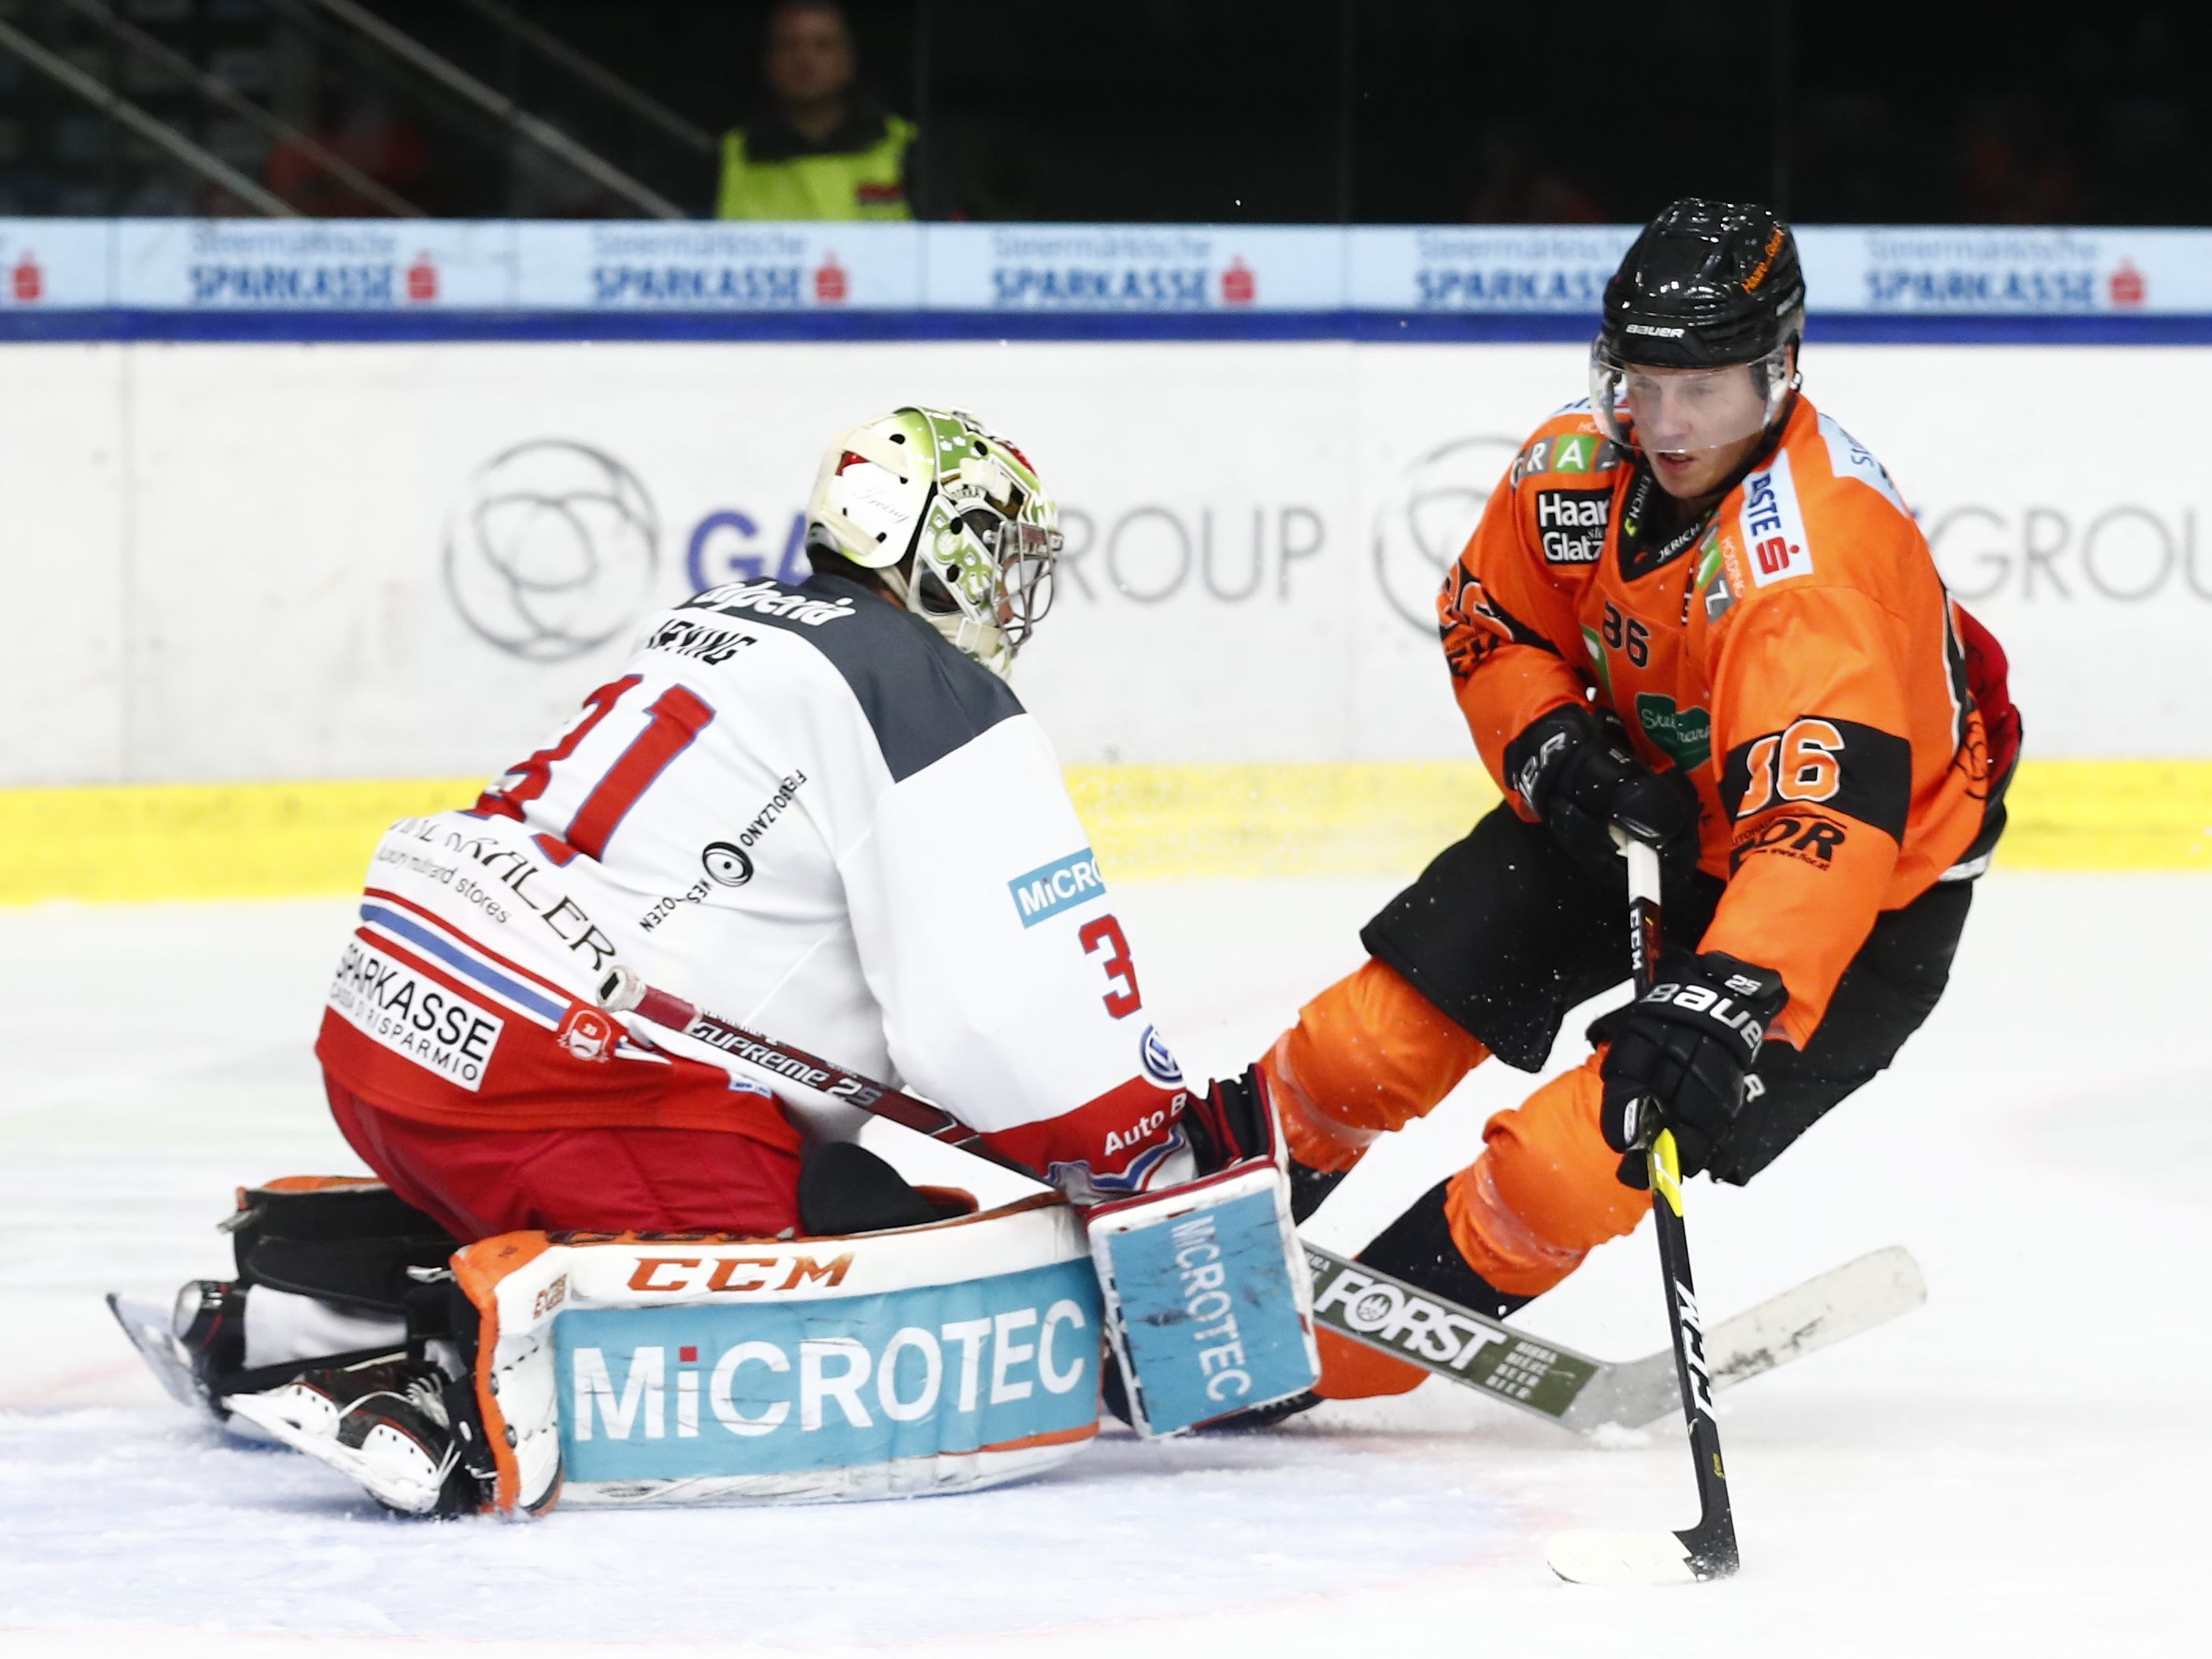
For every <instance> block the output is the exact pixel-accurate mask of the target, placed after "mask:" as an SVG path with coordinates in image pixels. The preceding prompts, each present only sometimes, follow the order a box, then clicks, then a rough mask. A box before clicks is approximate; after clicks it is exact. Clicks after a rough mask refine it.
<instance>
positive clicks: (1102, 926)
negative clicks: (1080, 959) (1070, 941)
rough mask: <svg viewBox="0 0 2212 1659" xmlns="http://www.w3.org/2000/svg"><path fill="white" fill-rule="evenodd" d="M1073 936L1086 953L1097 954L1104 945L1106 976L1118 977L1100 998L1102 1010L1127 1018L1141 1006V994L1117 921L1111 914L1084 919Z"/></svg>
mask: <svg viewBox="0 0 2212 1659" xmlns="http://www.w3.org/2000/svg"><path fill="white" fill-rule="evenodd" d="M1075 937H1076V938H1077V939H1079V941H1081V943H1082V945H1083V954H1084V955H1085V956H1086V957H1090V956H1096V955H1097V954H1098V950H1099V947H1100V946H1102V945H1103V946H1105V947H1106V952H1107V954H1106V977H1107V978H1108V979H1109V980H1116V981H1120V987H1119V988H1117V989H1115V990H1112V991H1109V992H1108V993H1107V994H1106V995H1105V996H1104V997H1103V999H1102V1000H1103V1002H1104V1003H1105V1004H1106V1012H1108V1013H1109V1014H1111V1015H1113V1016H1114V1018H1116V1019H1127V1018H1128V1017H1129V1016H1130V1015H1132V1014H1133V1013H1135V1012H1137V1010H1138V1009H1139V1008H1141V1007H1143V1006H1145V999H1144V995H1143V994H1142V993H1141V992H1139V990H1138V989H1137V964H1136V963H1133V962H1132V961H1130V960H1129V941H1128V940H1127V939H1124V938H1122V937H1121V923H1120V922H1118V921H1115V920H1114V918H1113V917H1111V916H1101V917H1099V918H1098V920H1097V921H1086V922H1085V923H1084V924H1083V931H1082V932H1081V933H1078V934H1077V935H1076V936H1075Z"/></svg>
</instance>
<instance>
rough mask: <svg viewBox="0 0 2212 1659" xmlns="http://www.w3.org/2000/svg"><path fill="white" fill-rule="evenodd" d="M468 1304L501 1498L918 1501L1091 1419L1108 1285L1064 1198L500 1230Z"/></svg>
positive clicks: (1012, 1464) (543, 1501) (1073, 1434)
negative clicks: (780, 1220) (855, 1224)
mask: <svg viewBox="0 0 2212 1659" xmlns="http://www.w3.org/2000/svg"><path fill="white" fill-rule="evenodd" d="M453 1266H454V1279H455V1283H456V1285H458V1286H459V1290H460V1291H461V1293H462V1294H463V1295H465V1297H467V1298H468V1300H469V1302H470V1303H471V1304H472V1305H473V1307H474V1308H475V1310H476V1312H477V1320H478V1326H477V1340H476V1344H475V1357H474V1379H475V1393H476V1407H477V1413H479V1414H480V1416H481V1419H482V1421H483V1425H484V1428H485V1431H486V1432H485V1435H484V1444H485V1447H486V1449H488V1450H489V1453H490V1455H491V1458H492V1461H493V1462H494V1463H495V1466H496V1467H495V1474H494V1479H493V1481H492V1483H491V1484H492V1486H493V1489H494V1490H493V1497H492V1507H494V1508H495V1509H496V1510H500V1511H501V1512H502V1513H504V1514H507V1515H510V1516H519V1515H522V1514H526V1513H532V1512H538V1511H542V1510H544V1509H546V1508H548V1507H550V1504H551V1502H552V1500H553V1498H554V1496H555V1495H556V1493H557V1494H558V1495H559V1496H560V1498H561V1501H562V1502H563V1503H565V1504H578V1505H592V1504H599V1505H612V1504H757V1503H776V1502H784V1503H790V1502H800V1503H805V1502H817V1503H818V1502H823V1501H829V1500H837V1499H849V1498H890V1497H908V1496H918V1495H921V1494H925V1493H932V1492H957V1491H964V1490H969V1489H973V1488H975V1487H979V1486H992V1485H995V1484H998V1483H999V1482H1001V1481H1004V1480H1011V1479H1014V1478H1016V1477H1018V1476H1022V1475H1026V1474H1033V1473H1036V1471H1038V1470H1040V1469H1042V1468H1049V1467H1051V1466H1052V1465H1054V1464H1056V1463H1060V1462H1065V1461H1066V1459H1067V1458H1068V1457H1070V1456H1073V1455H1074V1454H1075V1453H1076V1452H1078V1451H1079V1450H1081V1449H1082V1448H1083V1446H1084V1445H1085V1443H1087V1442H1089V1441H1090V1440H1091V1439H1092V1438H1094V1437H1096V1436H1097V1431H1098V1332H1099V1328H1100V1324H1101V1311H1100V1306H1099V1298H1098V1290H1097V1280H1096V1279H1095V1278H1094V1277H1093V1275H1092V1273H1091V1267H1090V1264H1089V1263H1088V1261H1086V1260H1085V1251H1084V1243H1083V1238H1082V1232H1081V1229H1080V1227H1079V1225H1078V1224H1077V1223H1076V1221H1075V1219H1074V1216H1073V1212H1072V1211H1070V1210H1069V1209H1068V1207H1067V1206H1066V1204H1065V1202H1063V1201H1062V1200H1060V1199H1059V1198H1058V1197H1057V1196H1053V1197H1049V1198H1047V1197H1039V1198H1036V1199H1030V1200H1023V1201H1022V1202H1020V1203H1018V1204H1015V1205H1011V1206H1007V1207H1006V1208H1005V1209H1001V1210H997V1211H992V1212H986V1213H983V1214H981V1215H975V1216H967V1217H962V1218H957V1219H954V1220H948V1221H942V1222H939V1223H936V1224H933V1225H928V1226H921V1227H913V1228H906V1229H900V1230H896V1231H888V1232H875V1233H868V1234H863V1235H858V1236H853V1237H830V1238H799V1239H792V1240H776V1239H759V1238H745V1237H736V1236H732V1235H728V1234H715V1233H700V1232H688V1233H619V1234H617V1233H591V1234H586V1233H554V1234H547V1233H507V1234H502V1235H501V1236H500V1237H496V1238H488V1239H485V1240H483V1241H482V1242H480V1243H476V1244H471V1245H470V1246H469V1247H468V1248H467V1249H464V1250H462V1251H461V1252H460V1253H459V1255H457V1256H456V1257H455V1258H454V1264H453Z"/></svg>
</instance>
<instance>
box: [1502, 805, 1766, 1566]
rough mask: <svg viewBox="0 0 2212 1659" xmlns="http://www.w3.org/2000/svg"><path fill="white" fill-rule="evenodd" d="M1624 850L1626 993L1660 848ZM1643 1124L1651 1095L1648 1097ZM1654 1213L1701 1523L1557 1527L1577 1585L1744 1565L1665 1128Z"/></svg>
mask: <svg viewBox="0 0 2212 1659" xmlns="http://www.w3.org/2000/svg"><path fill="white" fill-rule="evenodd" d="M1613 834H1614V836H1615V838H1616V839H1618V840H1619V841H1620V844H1621V847H1620V849H1621V851H1622V852H1623V853H1624V854H1626V855H1627V858H1628V961H1629V968H1630V975H1629V977H1630V982H1631V984H1632V987H1633V988H1632V994H1633V995H1635V996H1637V997H1639V998H1640V997H1643V996H1644V995H1645V994H1648V993H1649V992H1650V989H1651V987H1652V986H1653V985H1654V984H1655V983H1656V979H1657V964H1658V960H1659V951H1660V940H1659V854H1658V852H1657V850H1656V848H1653V847H1652V846H1651V845H1650V842H1645V841H1644V840H1641V839H1640V838H1638V837H1637V836H1624V835H1622V834H1621V832H1620V831H1619V830H1617V829H1616V830H1615V831H1614V832H1613ZM1642 1107H1643V1116H1644V1126H1645V1128H1646V1129H1647V1131H1648V1129H1649V1128H1650V1124H1651V1121H1652V1114H1651V1102H1650V1101H1649V1100H1645V1101H1644V1102H1643V1103H1642ZM1646 1168H1647V1169H1648V1170H1649V1171H1650V1182H1651V1220H1652V1225H1653V1229H1654V1231H1656V1233H1657V1234H1658V1237H1659V1277H1660V1278H1661V1279H1662V1281H1663V1282H1664V1283H1665V1285H1666V1290H1667V1323H1668V1329H1669V1331H1670V1332H1671V1334H1672V1335H1673V1337H1674V1375H1675V1380H1676V1382H1677V1383H1679V1384H1680V1389H1681V1395H1682V1415H1683V1417H1684V1419H1686V1421H1687V1422H1688V1424H1689V1427H1690V1457H1691V1460H1692V1464H1693V1465H1694V1467H1695V1468H1696V1470H1697V1478H1698V1522H1697V1524H1696V1525H1695V1526H1693V1527H1691V1528H1688V1529H1687V1530H1686V1531H1682V1532H1662V1531H1657V1530H1650V1531H1636V1532H1625V1531H1617V1530H1611V1529H1583V1530H1578V1531H1574V1532H1563V1533H1559V1534H1555V1535H1554V1536H1553V1539H1552V1541H1551V1543H1550V1545H1549V1546H1548V1547H1547V1548H1546V1550H1545V1552H1544V1559H1545V1560H1546V1562H1547V1564H1549V1565H1550V1567H1551V1569H1552V1571H1553V1572H1555V1573H1557V1574H1559V1577H1562V1578H1564V1579H1565V1580H1567V1581H1568V1582H1569V1583H1575V1584H1680V1583H1703V1582H1705V1581H1706V1580H1709V1579H1714V1578H1726V1577H1730V1576H1731V1575H1732V1574H1734V1573H1735V1570H1736V1568H1737V1567H1738V1566H1739V1565H1741V1560H1742V1557H1741V1553H1740V1552H1739V1551H1738V1550H1737V1548H1736V1541H1735V1508H1734V1506H1733V1504H1731V1503H1730V1501H1729V1488H1728V1469H1727V1467H1726V1466H1725V1465H1724V1464H1723V1462H1721V1431H1720V1425H1718V1424H1717V1423H1716V1422H1714V1421H1713V1387H1712V1372H1711V1366H1710V1364H1708V1363H1707V1359H1706V1354H1705V1328H1704V1326H1703V1324H1702V1323H1701V1322H1699V1317H1698V1299H1697V1285H1696V1282H1695V1281H1694V1280H1693V1279H1692V1277H1691V1273H1690V1236H1689V1232H1688V1230H1687V1228H1686V1226H1685V1225H1684V1223H1683V1218H1682V1175H1681V1166H1680V1163H1679V1162H1678V1161H1677V1158H1676V1155H1675V1151H1674V1133H1673V1132H1672V1131H1671V1130H1668V1129H1664V1128H1662V1129H1660V1130H1659V1132H1658V1133H1656V1134H1655V1135H1653V1136H1652V1137H1651V1141H1650V1150H1649V1162H1648V1164H1647V1165H1646Z"/></svg>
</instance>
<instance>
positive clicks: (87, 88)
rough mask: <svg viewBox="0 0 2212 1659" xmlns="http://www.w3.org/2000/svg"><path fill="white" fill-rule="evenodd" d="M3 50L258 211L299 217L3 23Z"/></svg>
mask: <svg viewBox="0 0 2212 1659" xmlns="http://www.w3.org/2000/svg"><path fill="white" fill-rule="evenodd" d="M0 51H6V52H13V53H14V54H15V56H16V57H17V58H21V59H22V61H23V62H24V63H26V64H29V65H30V66H31V68H33V69H34V70H37V71H38V72H39V73H40V74H41V75H43V76H46V78H47V79H48V80H50V81H52V82H56V83H57V84H58V85H59V86H61V87H62V88H64V89H65V90H66V91H68V92H70V93H72V94H75V95H76V96H77V97H79V98H82V99H83V100H84V101H85V102H87V103H88V104H90V105H91V106H93V107H94V108H95V109H97V110H99V111H100V113H101V114H103V115H105V116H106V117H107V118H108V119H110V120H112V121H113V122H115V123H116V124H117V125H119V126H122V127H124V128H125V129H126V130H128V131H131V132H134V133H136V134H137V136H138V137H141V138H143V139H144V140H145V141H146V142H147V143H149V144H152V145H153V146H154V147H155V149H159V150H161V151H162V152H163V153H164V154H165V155H169V156H171V157H172V158H173V159H174V160H175V161H179V162H180V163H182V164H183V165H184V166H185V167H188V168H190V169H191V171H192V172H193V173H197V174H198V175H199V176H200V177H201V178H203V179H206V180H207V181H208V182H209V183H210V184H212V185H218V186H220V187H221V188H222V189H224V190H227V191H229V192H230V193H231V194H232V195H233V196H234V197H237V198H238V199H239V200H240V201H241V202H243V203H245V204H246V206H248V207H250V208H252V210H254V211H255V212H257V213H259V214H264V215H265V216H268V217H270V218H271V219H297V218H299V217H301V214H300V211H299V210H298V209H296V208H295V207H294V206H292V204H290V203H289V202H287V201H285V200H284V198H283V197H281V196H278V195H276V194H274V193H273V192H272V191H268V190H265V189H264V188H263V187H262V186H261V185H257V184H255V183H254V182H253V180H252V179H249V178H247V177H246V175H245V174H244V173H240V172H239V171H238V169H237V168H235V167H232V166H230V165H229V164H228V162H226V161H223V160H222V158H221V157H219V156H217V155H213V154H212V153H210V151H208V150H205V149H202V148H201V147H200V146H199V145H197V144H196V143H193V142H192V141H191V139H189V138H187V137H185V135H184V134H182V133H181V132H179V131H177V130H176V129H175V128H174V127H173V126H171V125H168V123H167V122H166V121H163V120H161V119H160V118H157V117H155V116H154V115H152V114H149V112H146V111H145V110H143V109H141V108H140V107H139V106H137V105H136V104H134V103H132V102H131V100H129V99H127V98H125V96H123V94H121V93H119V92H118V91H116V90H115V88H112V87H111V86H109V85H108V84H107V82H105V81H103V80H101V79H100V77H99V76H95V75H89V74H87V73H86V72H85V71H84V70H81V69H79V68H77V67H76V65H75V64H71V63H70V62H69V61H68V59H66V58H62V57H60V56H58V54H56V53H54V52H49V51H48V50H47V49H46V47H44V46H40V44H39V43H38V42H37V41H36V40H33V39H32V38H31V37H30V36H29V35H27V34H26V33H23V32H22V30H21V29H19V28H17V27H15V25H14V24H13V23H9V22H6V21H0Z"/></svg>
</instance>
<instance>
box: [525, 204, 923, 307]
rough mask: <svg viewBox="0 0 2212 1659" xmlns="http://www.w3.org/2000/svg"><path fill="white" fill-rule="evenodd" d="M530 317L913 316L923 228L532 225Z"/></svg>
mask: <svg viewBox="0 0 2212 1659" xmlns="http://www.w3.org/2000/svg"><path fill="white" fill-rule="evenodd" d="M515 236H516V244H515V246H516V261H515V284H514V292H513V297H512V300H511V301H510V303H512V304H513V306H515V307H518V308H520V309H522V310H526V311H575V310H626V311H805V310H812V309H816V308H820V309H824V310H838V309H852V310H879V311H880V310H891V311H899V310H909V309H912V308H913V307H916V306H919V305H920V304H921V303H922V291H921V228H919V227H918V226H915V225H892V224H881V225H878V224H800V225H749V224H713V223H708V224H659V223H647V222H625V223H617V224H525V225H520V226H517V227H516V229H515Z"/></svg>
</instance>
